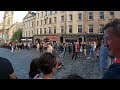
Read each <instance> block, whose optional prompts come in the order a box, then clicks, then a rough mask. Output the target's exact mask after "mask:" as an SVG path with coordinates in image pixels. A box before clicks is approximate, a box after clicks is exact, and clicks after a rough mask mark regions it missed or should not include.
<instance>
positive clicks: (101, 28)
mask: <svg viewBox="0 0 120 90" xmlns="http://www.w3.org/2000/svg"><path fill="white" fill-rule="evenodd" d="M103 27H104V24H100V25H99V32H100V33H104V30H103Z"/></svg>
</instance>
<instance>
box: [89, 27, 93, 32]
mask: <svg viewBox="0 0 120 90" xmlns="http://www.w3.org/2000/svg"><path fill="white" fill-rule="evenodd" d="M89 33H93V25H89Z"/></svg>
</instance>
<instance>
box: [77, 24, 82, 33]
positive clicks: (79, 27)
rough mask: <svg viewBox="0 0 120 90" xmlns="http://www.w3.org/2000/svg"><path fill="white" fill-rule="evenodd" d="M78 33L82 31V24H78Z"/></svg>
mask: <svg viewBox="0 0 120 90" xmlns="http://www.w3.org/2000/svg"><path fill="white" fill-rule="evenodd" d="M78 33H82V25H78Z"/></svg>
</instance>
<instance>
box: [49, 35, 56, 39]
mask: <svg viewBox="0 0 120 90" xmlns="http://www.w3.org/2000/svg"><path fill="white" fill-rule="evenodd" d="M47 38H50V39H56V38H57V36H47Z"/></svg>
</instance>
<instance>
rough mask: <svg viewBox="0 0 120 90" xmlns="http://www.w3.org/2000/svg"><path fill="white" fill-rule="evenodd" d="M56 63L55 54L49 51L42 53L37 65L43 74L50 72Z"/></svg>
mask: <svg viewBox="0 0 120 90" xmlns="http://www.w3.org/2000/svg"><path fill="white" fill-rule="evenodd" d="M56 64H57V61H56V56H54V55H53V54H51V53H49V52H46V53H44V54H42V55H41V56H40V58H39V61H38V67H39V69H40V70H41V72H42V73H43V74H50V73H52V69H53V67H56Z"/></svg>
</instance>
